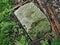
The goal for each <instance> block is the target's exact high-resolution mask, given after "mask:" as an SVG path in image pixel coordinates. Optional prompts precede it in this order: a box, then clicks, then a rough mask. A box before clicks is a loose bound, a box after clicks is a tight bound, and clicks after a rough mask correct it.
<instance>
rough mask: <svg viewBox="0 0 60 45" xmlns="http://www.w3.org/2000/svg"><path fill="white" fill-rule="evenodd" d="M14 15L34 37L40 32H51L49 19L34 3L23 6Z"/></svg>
mask: <svg viewBox="0 0 60 45" xmlns="http://www.w3.org/2000/svg"><path fill="white" fill-rule="evenodd" d="M14 13H15V15H16V16H17V18H18V20H19V21H20V22H21V24H22V25H23V27H24V28H25V29H26V31H27V32H29V34H30V35H31V36H32V35H33V36H32V37H36V36H37V33H38V32H39V34H40V32H41V33H43V32H44V31H45V32H46V31H49V30H50V27H49V25H50V24H49V22H48V20H47V18H46V17H45V15H44V14H43V13H42V12H41V11H40V10H39V8H37V7H36V6H35V5H34V4H33V3H32V2H31V3H28V4H25V5H23V6H21V7H20V8H18V9H17V10H16V11H15V12H14ZM42 30H43V31H42ZM34 34H36V35H34Z"/></svg>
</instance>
